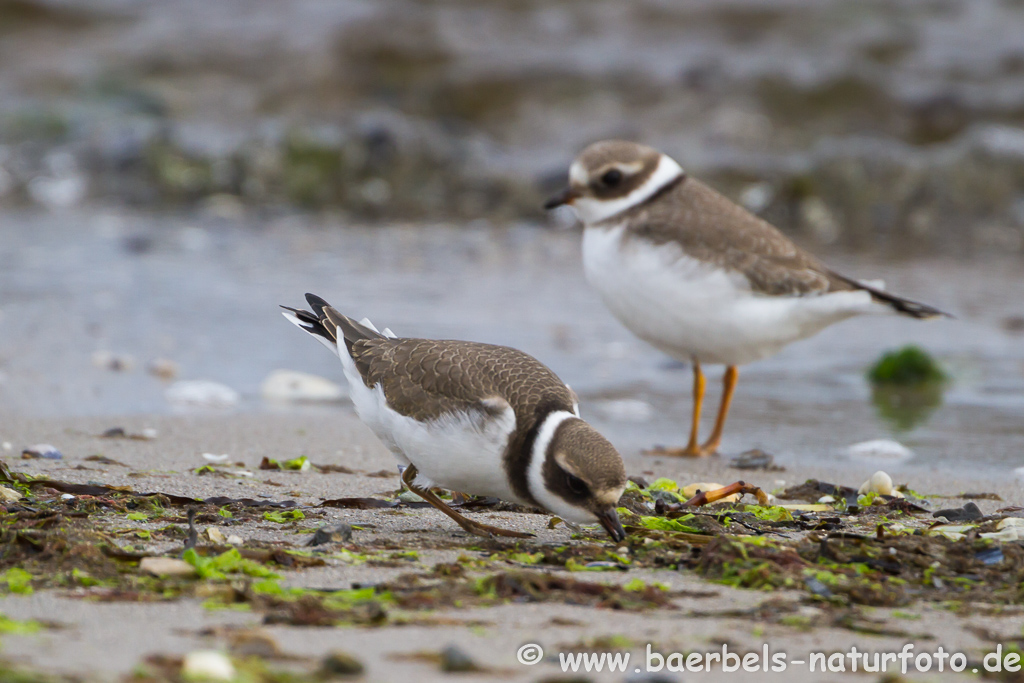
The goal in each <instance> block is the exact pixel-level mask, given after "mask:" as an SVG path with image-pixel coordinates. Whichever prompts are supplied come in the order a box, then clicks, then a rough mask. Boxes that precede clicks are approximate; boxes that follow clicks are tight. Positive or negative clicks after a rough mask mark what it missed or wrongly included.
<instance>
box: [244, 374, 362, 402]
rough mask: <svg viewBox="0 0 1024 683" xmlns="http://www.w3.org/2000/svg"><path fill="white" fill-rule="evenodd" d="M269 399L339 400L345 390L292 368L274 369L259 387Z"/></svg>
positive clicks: (343, 395)
mask: <svg viewBox="0 0 1024 683" xmlns="http://www.w3.org/2000/svg"><path fill="white" fill-rule="evenodd" d="M260 393H261V394H263V398H266V399H269V400H271V401H290V402H299V401H340V400H341V399H343V398H345V391H344V389H342V388H341V386H340V385H338V384H335V383H334V382H332V381H330V380H329V379H324V378H323V377H318V376H317V375H310V374H308V373H305V372H296V371H294V370H274V371H273V372H272V373H270V374H269V375H267V378H266V379H265V380H263V384H262V385H261V387H260Z"/></svg>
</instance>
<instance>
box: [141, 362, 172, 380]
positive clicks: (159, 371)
mask: <svg viewBox="0 0 1024 683" xmlns="http://www.w3.org/2000/svg"><path fill="white" fill-rule="evenodd" d="M146 370H147V372H149V374H151V375H153V376H154V377H159V378H160V379H167V380H171V379H174V378H175V377H177V376H178V364H177V363H175V362H174V361H173V360H167V359H166V358H157V359H156V360H154V361H152V362H151V363H150V364H149V365H148V366H146Z"/></svg>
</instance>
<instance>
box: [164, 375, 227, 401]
mask: <svg viewBox="0 0 1024 683" xmlns="http://www.w3.org/2000/svg"><path fill="white" fill-rule="evenodd" d="M164 396H165V397H166V398H167V400H168V401H169V402H170V403H173V404H176V405H181V406H194V407H204V408H229V407H231V406H233V405H235V404H236V403H238V401H239V399H240V396H239V395H238V392H237V391H235V390H234V389H232V388H231V387H228V386H225V385H223V384H220V383H219V382H211V381H209V380H203V379H197V380H180V381H177V382H175V383H174V384H172V385H171V386H169V387H167V391H165V392H164Z"/></svg>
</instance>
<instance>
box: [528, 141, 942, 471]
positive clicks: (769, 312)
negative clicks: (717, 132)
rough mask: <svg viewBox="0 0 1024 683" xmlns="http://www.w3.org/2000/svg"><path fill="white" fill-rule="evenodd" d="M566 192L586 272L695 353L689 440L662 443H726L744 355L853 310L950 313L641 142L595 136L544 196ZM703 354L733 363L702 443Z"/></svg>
mask: <svg viewBox="0 0 1024 683" xmlns="http://www.w3.org/2000/svg"><path fill="white" fill-rule="evenodd" d="M564 204H568V205H569V206H571V207H572V208H573V209H574V210H575V212H576V215H577V217H579V219H580V220H581V221H582V222H583V225H584V233H583V266H584V269H585V271H586V276H587V280H588V281H589V282H590V284H591V285H592V286H593V287H595V288H596V289H597V290H598V291H599V292H600V294H601V297H602V298H603V299H604V302H605V304H606V305H607V306H608V308H610V309H611V311H612V313H613V314H615V316H616V317H617V318H618V319H619V320H620V321H621V322H622V323H623V324H624V325H625V326H626V327H628V328H629V329H630V330H632V331H633V333H634V334H636V335H637V336H638V337H640V338H641V339H643V340H644V341H646V342H648V343H649V344H651V345H652V346H654V347H656V348H658V349H660V350H661V351H663V352H665V353H667V354H668V355H670V356H672V357H674V358H676V359H678V360H682V361H689V362H692V363H693V422H692V426H691V429H690V439H689V443H688V444H687V445H686V447H685V448H674V449H660V450H659V452H660V453H664V454H671V455H686V456H699V455H709V454H711V453H715V452H716V451H717V450H718V447H719V445H720V443H721V439H722V430H723V428H724V427H725V419H726V416H727V415H728V412H729V404H730V402H731V401H732V394H733V390H734V389H735V387H736V381H737V379H738V377H739V375H738V372H737V366H738V365H742V364H744V363H750V362H751V361H755V360H758V359H761V358H765V357H766V356H770V355H772V354H773V353H776V352H777V351H779V350H780V349H782V347H784V346H786V345H787V344H789V343H791V342H794V341H797V340H798V339H804V338H806V337H810V336H811V335H813V334H816V333H817V332H819V331H821V330H822V329H824V328H825V327H827V326H829V325H831V324H833V323H836V322H839V321H841V320H845V319H846V318H850V317H853V316H856V315H861V314H865V313H884V312H895V313H902V314H904V315H908V316H910V317H913V318H933V317H939V316H944V315H946V314H944V313H942V312H941V311H939V310H937V309H935V308H932V307H931V306H927V305H925V304H920V303H917V302H914V301H909V300H907V299H904V298H902V297H898V296H894V295H892V294H889V293H887V292H884V291H881V290H880V289H879V288H877V287H875V286H871V285H868V284H865V283H862V282H859V281H857V280H854V279H852V278H849V277H846V276H843V275H840V274H838V273H836V272H835V271H833V270H830V269H829V268H828V267H827V266H825V265H824V264H823V263H821V262H820V261H818V259H816V258H815V257H814V256H812V255H811V254H809V253H807V252H805V251H804V250H802V249H800V248H799V247H797V246H796V245H795V244H793V242H791V241H790V240H789V239H788V238H787V237H786V236H785V235H783V234H782V233H781V232H779V231H778V230H777V229H775V228H774V227H773V226H771V225H770V224H768V223H767V222H765V221H763V220H761V219H760V218H758V217H757V216H755V215H753V214H751V213H750V212H748V211H747V210H745V209H743V208H742V207H740V206H739V205H737V204H735V203H733V202H732V201H730V200H729V199H727V198H726V197H724V196H722V195H721V194H719V193H718V192H716V191H715V190H713V189H711V188H710V187H708V186H707V185H705V184H704V183H702V182H700V181H699V180H697V179H695V178H691V177H689V176H688V175H687V174H686V173H685V172H684V171H683V169H682V168H681V167H680V166H679V164H678V163H676V162H675V161H674V160H673V159H671V158H670V157H668V156H667V155H665V154H662V153H661V152H659V151H658V150H656V149H652V148H650V147H647V146H644V145H640V144H636V143H633V142H625V141H621V140H607V141H604V142H597V143H595V144H593V145H591V146H589V147H587V148H586V149H585V150H583V152H582V153H581V154H580V155H579V156H578V157H577V158H576V160H575V161H574V162H573V164H572V166H571V167H570V169H569V187H568V188H567V189H566V190H564V191H563V192H562V193H561V194H559V195H557V196H555V197H552V198H551V199H550V200H549V201H548V202H547V203H546V204H545V208H547V209H553V208H555V207H558V206H562V205H564ZM701 363H713V364H722V365H725V366H726V369H725V376H724V380H723V385H724V386H723V391H722V402H721V405H720V408H719V411H718V418H717V419H716V420H715V427H714V431H713V432H712V433H711V436H710V437H709V438H708V439H707V441H705V442H704V443H703V444H700V443H699V441H698V439H697V428H698V421H699V419H700V412H701V404H702V400H703V396H704V386H705V382H704V374H703V372H702V371H701Z"/></svg>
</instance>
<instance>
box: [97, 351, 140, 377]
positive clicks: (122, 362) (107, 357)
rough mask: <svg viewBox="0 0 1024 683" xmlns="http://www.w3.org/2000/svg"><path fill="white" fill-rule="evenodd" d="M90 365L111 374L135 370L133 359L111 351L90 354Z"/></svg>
mask: <svg viewBox="0 0 1024 683" xmlns="http://www.w3.org/2000/svg"><path fill="white" fill-rule="evenodd" d="M92 364H93V365H95V366H96V367H98V368H101V369H103V370H110V371H112V372H128V371H130V370H133V369H134V368H135V359H134V358H132V357H131V356H129V355H126V354H117V353H113V352H111V351H97V352H96V353H94V354H92Z"/></svg>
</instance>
